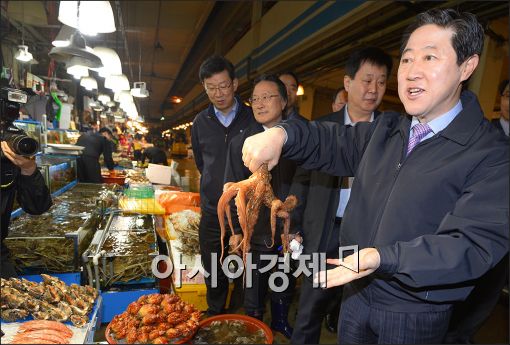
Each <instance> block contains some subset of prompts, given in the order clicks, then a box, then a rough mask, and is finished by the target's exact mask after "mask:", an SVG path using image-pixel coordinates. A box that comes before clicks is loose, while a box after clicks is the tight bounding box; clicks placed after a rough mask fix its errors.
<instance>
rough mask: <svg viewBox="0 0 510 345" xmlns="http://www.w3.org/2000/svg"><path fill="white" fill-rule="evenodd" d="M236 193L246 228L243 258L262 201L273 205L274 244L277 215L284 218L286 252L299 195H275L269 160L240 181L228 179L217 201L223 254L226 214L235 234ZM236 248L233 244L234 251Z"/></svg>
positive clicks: (247, 249) (244, 227)
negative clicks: (231, 202)
mask: <svg viewBox="0 0 510 345" xmlns="http://www.w3.org/2000/svg"><path fill="white" fill-rule="evenodd" d="M234 197H235V206H236V208H237V216H238V218H239V224H240V226H241V229H242V231H243V240H242V241H241V243H240V245H239V246H240V247H241V248H242V257H243V261H244V262H246V253H247V252H249V251H250V241H251V237H252V234H253V229H254V227H255V224H256V223H257V219H258V217H259V210H260V208H261V207H262V205H265V206H266V207H268V208H270V209H271V233H272V237H271V238H272V244H271V247H272V246H273V245H274V236H275V233H276V218H277V217H278V218H283V220H284V225H283V235H284V241H283V251H284V252H287V251H288V248H287V244H288V242H289V241H288V236H289V228H290V216H289V212H290V211H292V210H293V209H294V208H295V207H296V205H297V198H296V197H295V196H294V195H289V196H288V197H287V198H286V199H285V201H284V202H282V201H281V200H279V199H278V198H276V197H275V195H274V193H273V188H272V187H271V174H270V173H269V171H268V169H267V164H262V166H261V167H260V168H259V169H258V170H257V171H256V172H254V173H253V174H252V175H251V176H250V177H249V178H248V179H246V180H243V181H239V182H228V183H225V186H224V188H223V194H222V196H221V197H220V200H219V201H218V220H219V223H220V227H221V248H222V253H221V258H223V254H224V253H223V248H224V244H223V241H224V238H225V233H226V232H225V231H226V230H225V215H226V216H227V220H228V224H229V226H230V230H231V231H232V235H234V226H233V224H232V216H231V213H230V201H231V200H232V199H233V198H234ZM235 250H237V248H234V251H235Z"/></svg>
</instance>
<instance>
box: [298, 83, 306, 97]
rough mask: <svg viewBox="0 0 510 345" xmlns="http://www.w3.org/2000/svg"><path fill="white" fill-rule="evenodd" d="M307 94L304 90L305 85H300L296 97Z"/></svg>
mask: <svg viewBox="0 0 510 345" xmlns="http://www.w3.org/2000/svg"><path fill="white" fill-rule="evenodd" d="M304 94H305V89H303V85H299V86H298V88H297V92H296V96H303V95H304Z"/></svg>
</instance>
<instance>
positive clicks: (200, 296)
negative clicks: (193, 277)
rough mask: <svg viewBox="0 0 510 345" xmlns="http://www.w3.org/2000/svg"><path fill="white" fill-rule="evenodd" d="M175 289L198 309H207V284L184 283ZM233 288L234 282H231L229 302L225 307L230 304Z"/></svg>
mask: <svg viewBox="0 0 510 345" xmlns="http://www.w3.org/2000/svg"><path fill="white" fill-rule="evenodd" d="M174 289H175V293H176V294H177V295H179V296H180V297H181V298H182V299H183V300H184V301H186V302H188V303H191V304H193V305H194V306H195V308H197V309H198V310H202V311H206V310H207V307H208V305H207V298H206V292H207V287H206V286H205V284H183V285H182V286H181V287H180V288H174ZM233 289H234V283H230V284H229V286H228V295H227V303H226V305H225V308H228V306H229V305H230V297H231V296H232V290H233Z"/></svg>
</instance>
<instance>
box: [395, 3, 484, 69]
mask: <svg viewBox="0 0 510 345" xmlns="http://www.w3.org/2000/svg"><path fill="white" fill-rule="evenodd" d="M428 24H434V25H437V26H439V27H442V28H445V29H452V30H453V35H452V47H453V49H454V50H455V53H456V54H457V65H459V66H460V65H461V64H462V63H463V62H464V61H466V60H467V59H468V58H470V57H471V56H473V55H475V54H476V55H478V56H481V54H482V50H483V41H484V34H483V27H482V25H481V24H480V23H479V22H478V20H477V19H476V16H475V15H474V14H472V13H469V12H462V13H459V12H458V11H456V10H454V9H451V8H434V9H430V10H428V11H426V12H423V13H420V14H418V15H417V16H416V18H415V21H414V22H413V23H411V24H410V25H409V26H408V27H407V29H406V30H405V31H404V35H403V36H402V44H401V45H400V55H402V53H403V51H404V49H405V47H406V46H407V42H408V41H409V37H410V36H411V34H412V33H413V32H414V31H415V30H416V29H418V28H420V27H422V26H424V25H428Z"/></svg>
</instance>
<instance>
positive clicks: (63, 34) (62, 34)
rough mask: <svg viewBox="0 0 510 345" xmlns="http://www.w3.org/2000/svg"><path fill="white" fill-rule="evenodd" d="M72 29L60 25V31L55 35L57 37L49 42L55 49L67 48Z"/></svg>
mask: <svg viewBox="0 0 510 345" xmlns="http://www.w3.org/2000/svg"><path fill="white" fill-rule="evenodd" d="M75 31H76V30H74V29H73V28H72V27H70V26H67V25H62V27H61V28H60V31H59V32H58V34H57V37H55V39H54V40H53V42H51V44H53V46H55V47H67V46H68V45H69V44H71V35H72V34H73V33H74V32H75Z"/></svg>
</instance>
